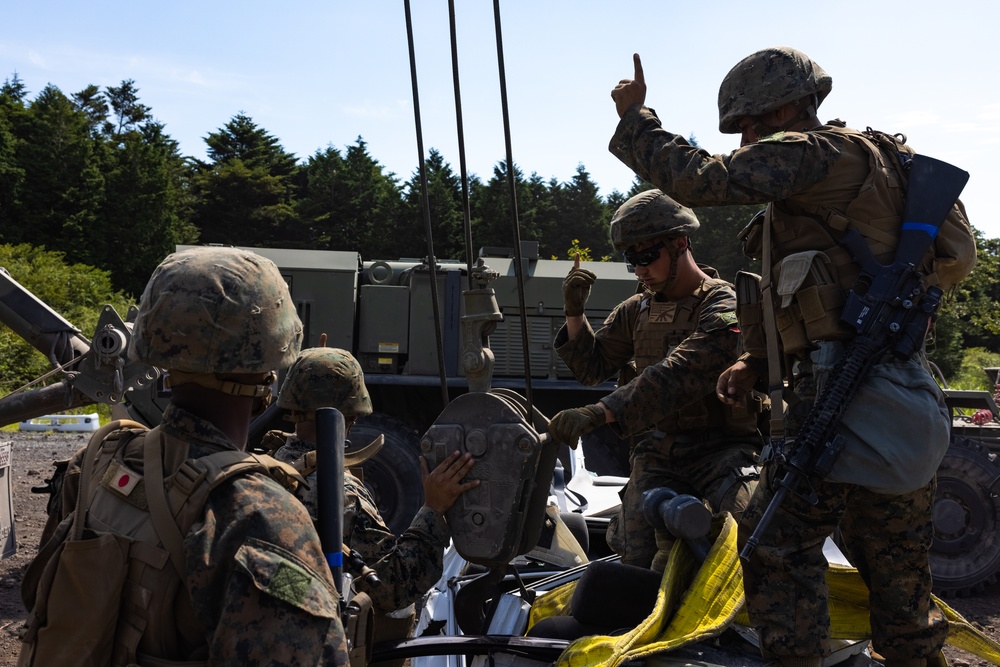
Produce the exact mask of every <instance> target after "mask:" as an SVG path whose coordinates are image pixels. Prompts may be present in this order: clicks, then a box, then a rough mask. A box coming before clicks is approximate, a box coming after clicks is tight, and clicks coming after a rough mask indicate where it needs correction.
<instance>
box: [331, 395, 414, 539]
mask: <svg viewBox="0 0 1000 667" xmlns="http://www.w3.org/2000/svg"><path fill="white" fill-rule="evenodd" d="M380 434H381V435H384V436H385V445H383V446H382V449H380V450H379V452H378V454H376V455H375V456H373V457H372V458H370V459H368V460H367V461H365V462H364V463H363V464H362V465H361V469H362V470H363V471H364V482H365V486H366V487H367V488H368V490H369V491H371V494H372V496H374V497H375V503H376V505H378V510H379V513H380V514H381V515H382V520H383V521H385V524H386V525H387V526H388V527H389V530H391V531H392V532H393V533H395V534H396V535H400V534H402V532H403V531H404V530H406V528H407V527H408V526H409V525H410V521H412V520H413V517H414V515H415V514H416V513H417V510H419V509H420V506H421V505H423V504H424V483H423V479H422V477H421V475H420V458H419V454H418V452H419V451H420V449H419V447H420V439H419V435H418V434H417V432H416V430H414V429H412V428H410V427H409V426H407V425H406V424H404V423H403V422H401V421H399V420H398V419H395V418H393V417H390V416H388V415H385V414H382V413H378V412H376V413H374V414H371V415H368V416H367V417H362V418H360V419H358V421H357V422H356V423H355V424H354V426H352V427H351V432H350V433H349V434H348V440H350V441H351V446H350V447H349V449H356V448H358V447H363V446H364V445H367V444H368V443H370V442H371V441H372V440H374V439H375V438H377V437H378V436H379V435H380Z"/></svg>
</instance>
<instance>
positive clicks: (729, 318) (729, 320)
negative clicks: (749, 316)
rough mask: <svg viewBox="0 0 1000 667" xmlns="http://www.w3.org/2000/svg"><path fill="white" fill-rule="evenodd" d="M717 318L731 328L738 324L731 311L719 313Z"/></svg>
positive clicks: (734, 314)
mask: <svg viewBox="0 0 1000 667" xmlns="http://www.w3.org/2000/svg"><path fill="white" fill-rule="evenodd" d="M719 318H720V319H721V320H722V321H723V322H725V323H726V324H728V325H729V326H733V325H735V324H737V323H738V322H739V320H738V319H737V318H736V313H735V312H733V311H731V310H727V311H726V312H724V313H719Z"/></svg>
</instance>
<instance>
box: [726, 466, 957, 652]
mask: <svg viewBox="0 0 1000 667" xmlns="http://www.w3.org/2000/svg"><path fill="white" fill-rule="evenodd" d="M776 474H777V473H775V472H774V471H772V470H768V469H765V474H764V476H763V479H762V481H761V483H760V484H759V485H758V486H757V491H756V493H755V494H754V496H753V498H752V499H751V501H750V505H749V506H748V507H747V508H746V511H745V512H744V513H743V517H742V519H741V520H740V524H739V543H740V545H741V546H742V545H743V544H744V543H745V542H746V541H747V539H749V537H750V535H751V534H752V533H753V529H754V527H755V526H756V525H757V522H758V521H759V519H760V517H761V515H762V514H763V512H764V510H765V509H766V508H767V505H768V503H769V502H770V500H771V497H772V496H773V488H774V486H775V485H776V482H775V480H774V477H775V476H776ZM812 484H813V488H814V489H815V491H816V496H817V498H818V502H817V503H816V504H815V505H812V504H810V502H809V501H807V500H805V499H803V498H801V497H800V496H798V495H796V494H794V493H789V494H788V495H787V496H786V498H785V502H784V503H783V504H782V505H781V507H780V508H779V509H778V511H777V513H776V514H775V516H774V520H773V521H772V522H771V524H770V525H769V526H768V528H767V529H766V530H765V531H764V534H763V535H762V536H761V540H760V545H759V546H757V548H756V550H755V551H754V553H753V556H752V557H751V559H750V562H749V563H743V580H744V589H745V592H746V601H747V610H748V612H749V613H750V620H751V622H752V623H753V625H754V626H755V627H757V629H758V631H759V633H760V640H761V649H762V652H763V654H764V656H765V657H767V658H777V659H779V660H780V659H785V661H791V660H789V659H794V658H805V657H818V656H817V652H818V651H819V652H821V653H822V655H824V656H826V655H829V652H830V651H829V639H830V615H829V609H828V607H827V598H828V590H827V585H826V579H825V577H824V573H825V572H826V569H827V560H826V557H825V556H824V555H823V545H824V542H825V540H826V537H827V536H829V535H831V534H832V533H833V532H834V530H835V529H836V528H837V526H838V525H839V526H840V531H841V538H842V542H843V544H844V548H845V549H846V553H845V555H846V556H847V558H848V559H849V560H850V562H851V564H852V565H853V566H854V567H856V568H857V569H858V572H859V573H860V575H861V577H862V579H863V580H864V582H865V584H866V585H867V586H868V589H869V591H870V597H869V604H870V612H869V613H870V620H871V630H872V646H873V648H874V649H875V650H876V651H878V652H879V653H880V654H881V655H882V656H884V657H885V658H886V659H889V660H895V661H901V660H910V659H920V658H927V657H930V656H934V655H936V654H937V652H938V651H939V650H940V649H941V647H942V646H943V645H944V641H945V638H946V637H947V634H948V625H947V621H946V620H945V619H944V616H943V615H942V614H941V610H940V609H938V608H937V605H935V604H934V603H933V602H932V600H931V573H930V565H929V563H928V556H927V552H928V549H929V548H930V545H931V541H932V540H933V537H934V528H933V525H932V523H931V505H932V503H933V500H934V491H935V482H934V481H933V480H932V481H931V482H930V483H929V484H928V485H927V486H925V487H924V488H922V489H918V490H917V491H914V492H911V493H906V494H902V495H885V494H880V493H875V492H873V491H869V490H868V489H865V488H864V487H861V486H856V485H853V484H837V483H833V482H823V481H819V482H816V481H813V482H812Z"/></svg>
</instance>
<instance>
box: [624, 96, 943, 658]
mask: <svg viewBox="0 0 1000 667" xmlns="http://www.w3.org/2000/svg"><path fill="white" fill-rule="evenodd" d="M841 127H843V124H842V123H841V122H839V121H838V122H836V124H829V125H825V126H822V127H819V128H816V129H815V130H810V131H807V132H779V133H777V134H775V135H773V136H770V137H765V138H764V139H762V140H760V141H758V142H757V143H753V144H748V145H746V146H743V147H741V148H739V149H737V150H735V151H733V152H731V153H729V154H727V155H711V154H709V153H708V152H706V151H704V150H700V149H698V148H695V147H693V146H691V145H690V144H689V143H688V142H687V141H686V140H684V138H683V137H681V136H680V135H677V134H673V133H671V132H667V131H666V130H664V129H662V127H661V125H660V121H659V118H657V116H656V113H655V112H654V111H653V110H652V109H649V108H647V107H641V108H635V109H631V110H629V111H628V112H626V113H625V115H624V116H623V117H622V119H621V122H620V123H619V125H618V128H617V130H616V132H615V134H614V136H613V138H612V139H611V143H610V146H609V149H610V150H611V152H612V153H613V154H615V155H616V156H617V157H618V158H619V159H620V160H622V161H623V162H624V163H625V164H627V165H628V166H629V167H631V168H632V169H633V170H634V171H635V172H636V174H638V175H639V176H640V177H641V178H643V179H645V180H648V181H650V182H652V183H653V184H654V185H656V186H657V187H659V188H660V189H661V190H663V191H664V192H666V193H667V194H669V195H670V196H671V197H673V198H674V199H676V200H677V201H679V202H680V203H682V204H685V205H687V206H692V207H696V206H724V205H730V204H766V203H774V215H775V219H774V223H773V224H774V227H773V229H774V230H775V239H774V241H775V243H776V244H778V249H781V248H785V249H788V250H791V251H796V250H808V249H809V248H795V247H794V245H793V241H794V239H795V229H794V228H792V226H791V225H788V224H786V223H785V221H784V220H783V219H782V216H783V215H804V214H806V213H807V212H821V213H822V215H823V216H827V215H829V216H831V218H832V216H833V215H834V214H836V213H837V212H838V211H840V212H843V211H846V210H847V208H848V206H849V205H850V203H851V202H852V201H853V200H854V199H855V198H857V196H858V191H859V188H860V186H861V184H862V183H864V181H865V179H866V178H867V176H868V171H869V166H868V165H869V160H868V156H867V155H865V151H864V149H863V148H862V147H860V146H858V145H855V144H853V143H852V141H851V140H850V138H849V137H848V136H845V134H844V133H842V132H827V131H825V130H827V129H830V128H841ZM899 213H900V211H886V215H887V216H898V215H899ZM814 214H815V213H810V215H814ZM823 220H824V221H825V220H826V218H825V217H824V218H823ZM733 241H734V243H735V242H736V239H734V240H733ZM782 243H784V246H782V245H780V244H782ZM813 249H818V248H813ZM782 256H783V255H781V254H780V253H776V255H775V257H773V261H775V262H777V261H780V260H781V258H782ZM918 403H919V402H918ZM909 409H910V407H909V402H908V401H903V402H902V403H901V404H900V405H898V406H896V410H895V411H894V412H893V418H894V420H895V421H897V422H904V421H905V420H906V419H907V411H908V410H909ZM895 439H896V440H897V442H894V443H892V444H893V446H894V447H906V448H908V449H909V450H910V454H909V456H911V457H914V458H920V457H925V458H927V459H932V458H933V456H934V455H935V454H936V452H937V451H938V450H939V449H940V443H936V442H928V441H927V440H926V439H924V438H917V439H907V440H905V441H900V440H901V439H900V437H899V436H895ZM845 453H846V452H845ZM842 456H843V455H842ZM771 474H772V475H773V474H774V472H773V471H771ZM761 486H762V485H761ZM761 486H758V489H761ZM928 488H930V489H933V487H932V486H930V487H924V489H925V490H924V491H918V492H916V495H919V494H920V493H925V494H926V493H930V494H931V495H933V492H932V491H927V490H926V489H928ZM758 494H760V495H755V496H754V499H753V501H752V503H751V507H750V508H748V509H747V511H746V512H745V513H744V515H743V517H742V520H741V525H742V528H741V530H742V533H743V534H742V535H741V537H742V538H743V539H744V540H745V539H746V538H747V537H748V536H749V532H747V531H748V530H749V529H751V528H752V526H753V525H754V523H755V522H756V521H757V519H759V517H760V512H761V508H762V507H763V506H764V505H765V504H766V500H767V495H765V494H764V493H762V492H761V491H760V490H759V491H758ZM819 494H820V500H821V504H820V506H819V507H817V508H809V507H808V506H800V504H799V502H798V501H797V499H794V498H793V496H794V494H789V499H790V500H792V502H791V503H789V504H786V506H785V508H784V509H783V510H782V511H781V513H780V514H779V515H778V516H777V517H776V518H775V520H774V521H773V522H772V524H771V526H770V528H769V531H768V534H767V535H765V536H764V538H763V539H762V544H761V546H759V547H758V548H757V553H756V554H755V556H754V558H753V559H752V560H753V562H752V564H751V565H750V566H749V567H746V566H745V571H748V572H749V573H748V575H747V579H748V583H747V599H748V605H749V608H750V610H751V620H752V621H753V623H754V625H756V626H758V628H759V629H760V630H761V637H762V640H763V645H764V651H765V653H770V654H772V655H776V656H793V655H806V654H808V653H810V652H814V651H815V647H816V646H817V638H822V637H824V636H826V634H828V632H829V630H828V619H827V617H826V612H825V611H824V610H825V609H826V604H827V597H826V588H825V585H824V584H823V583H822V579H823V573H824V572H825V570H826V560H825V559H824V558H823V555H822V552H821V546H822V538H823V537H825V536H826V535H829V534H830V533H831V532H832V531H833V529H834V528H835V527H836V525H837V523H838V520H839V519H840V517H841V515H842V514H844V515H845V516H848V515H852V513H854V514H853V517H854V518H855V519H858V518H859V517H861V516H865V517H866V518H867V519H868V520H869V522H870V523H869V524H868V525H869V526H874V527H877V529H875V530H871V531H870V532H869V533H868V534H867V535H866V538H865V539H868V540H872V542H870V543H869V545H870V544H876V545H879V544H880V545H882V547H883V549H884V550H885V551H886V552H887V553H889V554H890V555H891V562H892V570H893V571H894V572H897V573H902V572H905V573H907V576H900V577H899V578H897V579H893V580H891V581H887V580H886V579H884V578H882V577H881V576H880V575H879V574H877V573H876V572H874V571H873V572H870V573H869V574H870V576H871V579H870V582H869V583H870V586H871V587H872V598H871V617H872V626H873V631H874V629H875V627H876V626H877V627H878V633H879V635H878V639H877V641H876V642H875V646H876V648H878V649H880V650H881V648H882V647H884V648H885V649H886V650H888V651H890V652H892V651H893V650H896V649H894V648H893V647H897V646H901V645H905V646H906V651H907V653H905V654H903V655H904V657H914V658H924V657H927V656H932V655H934V654H935V653H936V652H937V651H938V650H939V649H940V647H941V645H942V644H943V641H944V636H945V634H946V632H947V630H946V629H941V628H940V626H941V625H943V621H942V622H941V623H940V624H939V623H938V621H937V619H938V617H939V614H940V612H939V610H937V609H936V607H935V606H934V605H933V603H932V602H931V601H930V586H929V582H925V581H922V580H921V577H923V576H925V574H926V573H927V572H928V565H927V549H928V545H929V538H928V537H927V536H926V535H925V534H924V532H923V531H925V530H926V529H927V526H928V524H929V521H930V504H929V500H927V501H920V502H917V498H916V497H915V494H913V493H907V494H900V495H890V494H874V492H872V491H869V490H867V489H865V488H863V487H860V486H854V485H851V484H844V485H835V484H834V483H833V482H824V483H822V484H820V489H819ZM751 510H753V511H751ZM862 512H865V514H862ZM858 520H859V519H858ZM875 533H879V534H878V535H877V536H876V535H875ZM869 545H862V546H864V547H865V548H866V549H872V547H871V546H869ZM875 548H876V549H877V548H878V547H875ZM859 551H860V550H859ZM869 554H872V552H871V551H869ZM851 555H852V556H854V555H855V554H854V552H853V550H852V554H851ZM878 560H879V559H878V558H873V557H871V556H869V560H868V563H869V564H871V567H872V569H873V570H875V568H876V567H881V565H877V566H876V565H875V563H878ZM889 560H890V559H889V558H888V557H887V558H886V561H889ZM879 572H881V570H879ZM773 573H780V577H786V578H787V580H786V582H785V583H784V584H783V585H784V586H793V587H794V588H795V591H796V593H795V594H792V595H784V596H777V597H774V598H772V597H767V596H768V593H767V589H768V585H767V584H762V583H760V582H761V581H765V580H763V579H761V577H764V576H765V575H767V576H768V577H769V578H768V579H767V580H766V581H769V582H770V583H771V584H775V581H774V579H775V577H777V578H780V577H779V576H778V574H774V576H771V575H772V574H773ZM775 585H776V584H775ZM806 600H808V601H809V602H808V603H807V602H805V601H806ZM796 605H800V606H796ZM796 618H797V619H798V620H797V621H796V622H797V623H800V624H808V625H809V626H810V627H811V628H812V633H813V634H812V635H811V636H810V637H809V638H808V639H805V638H803V637H802V636H799V635H796V634H794V632H793V631H792V630H790V629H789V627H790V626H791V621H789V619H796ZM882 619H894V620H892V621H885V620H882ZM903 627H909V628H910V630H909V631H906V632H904V631H902V630H901V628H903ZM899 650H903V649H899Z"/></svg>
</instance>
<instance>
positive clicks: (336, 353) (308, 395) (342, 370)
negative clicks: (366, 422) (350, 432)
mask: <svg viewBox="0 0 1000 667" xmlns="http://www.w3.org/2000/svg"><path fill="white" fill-rule="evenodd" d="M278 407H279V408H282V409H284V410H295V411H297V412H315V411H316V410H317V409H319V408H337V409H338V410H340V411H341V412H342V413H343V414H344V417H348V418H349V417H363V416H365V415H370V414H371V413H372V401H371V398H369V396H368V388H367V387H365V375H364V373H363V372H362V371H361V364H359V363H358V360H357V359H355V358H354V356H353V355H352V354H351V353H350V352H348V351H347V350H341V349H339V348H336V347H311V348H308V349H305V350H302V352H301V353H299V356H298V358H297V359H296V360H295V362H294V363H292V366H291V368H289V369H288V373H287V374H286V375H285V381H284V382H283V383H282V385H281V391H279V392H278Z"/></svg>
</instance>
